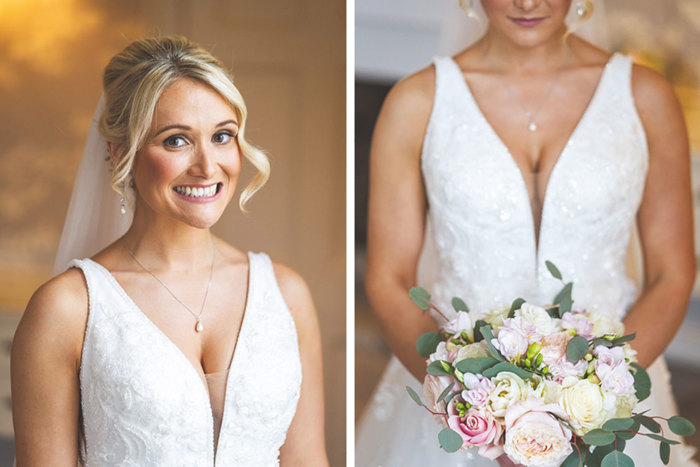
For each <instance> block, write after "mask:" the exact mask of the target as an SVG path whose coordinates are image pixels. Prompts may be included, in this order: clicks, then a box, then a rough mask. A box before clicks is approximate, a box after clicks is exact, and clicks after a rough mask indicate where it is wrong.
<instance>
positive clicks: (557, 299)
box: [552, 282, 574, 305]
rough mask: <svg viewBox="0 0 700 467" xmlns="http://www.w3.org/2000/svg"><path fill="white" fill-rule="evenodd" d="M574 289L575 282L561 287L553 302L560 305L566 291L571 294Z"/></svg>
mask: <svg viewBox="0 0 700 467" xmlns="http://www.w3.org/2000/svg"><path fill="white" fill-rule="evenodd" d="M573 290H574V283H573V282H569V283H567V284H566V285H565V286H564V287H562V288H561V290H560V291H559V292H557V294H556V295H555V296H554V301H553V302H552V303H553V304H555V305H559V304H560V303H561V297H562V296H563V295H564V294H565V293H568V294H569V295H571V293H572V292H573Z"/></svg>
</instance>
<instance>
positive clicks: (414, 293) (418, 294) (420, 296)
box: [408, 287, 430, 310]
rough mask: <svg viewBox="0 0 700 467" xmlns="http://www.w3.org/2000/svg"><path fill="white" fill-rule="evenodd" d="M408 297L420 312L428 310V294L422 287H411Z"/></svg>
mask: <svg viewBox="0 0 700 467" xmlns="http://www.w3.org/2000/svg"><path fill="white" fill-rule="evenodd" d="M408 296H409V297H411V300H413V303H415V304H416V305H418V308H420V309H421V310H427V309H428V308H430V294H429V293H428V291H427V290H425V289H424V288H423V287H411V289H410V290H409V291H408Z"/></svg>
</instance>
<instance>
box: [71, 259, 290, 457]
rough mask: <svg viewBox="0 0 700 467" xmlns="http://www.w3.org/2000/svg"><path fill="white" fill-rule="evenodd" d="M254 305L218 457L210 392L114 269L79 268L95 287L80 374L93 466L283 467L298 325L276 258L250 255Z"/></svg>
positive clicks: (236, 360)
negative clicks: (284, 294) (281, 453)
mask: <svg viewBox="0 0 700 467" xmlns="http://www.w3.org/2000/svg"><path fill="white" fill-rule="evenodd" d="M248 258H249V262H250V271H249V284H248V297H247V303H246V309H245V314H244V318H243V322H242V323H241V330H240V333H239V337H238V343H237V345H236V351H235V353H234V355H233V360H232V362H231V367H230V370H229V375H228V378H227V381H226V383H225V384H226V392H225V402H224V411H223V420H222V423H221V431H220V434H219V438H218V445H217V449H216V454H215V453H214V428H213V419H212V410H211V405H210V400H209V396H208V393H207V389H206V386H205V385H204V383H203V381H202V379H201V378H200V376H199V374H198V373H197V371H196V370H195V369H194V367H193V366H192V364H191V363H190V361H189V360H188V359H187V358H186V357H185V355H184V354H183V353H182V352H181V351H180V349H179V348H178V347H177V346H176V345H175V344H174V343H173V342H172V341H170V340H169V339H168V338H167V336H166V335H165V334H164V333H163V332H161V331H160V329H158V327H156V326H155V324H154V323H153V322H152V321H150V320H149V319H148V317H147V316H146V315H144V314H143V313H142V312H141V311H140V310H139V309H138V307H137V306H136V304H135V303H134V302H133V301H132V300H131V299H130V298H129V297H128V296H127V294H126V293H125V292H124V290H123V289H122V288H121V286H120V285H119V283H118V282H117V281H116V280H115V279H114V277H113V276H112V275H111V274H110V273H109V271H108V270H107V269H105V268H104V267H102V266H101V265H99V264H98V263H96V262H94V261H92V260H90V259H84V260H74V261H73V262H72V263H71V266H74V267H78V268H80V269H82V271H83V274H84V276H85V280H86V283H87V287H88V296H89V315H88V321H87V328H86V331H85V340H84V344H83V351H82V361H81V367H80V396H81V409H82V419H83V434H84V436H83V437H82V441H81V456H82V458H83V463H84V464H85V465H123V466H142V465H154V466H156V465H159V466H160V465H162V466H166V465H167V466H213V465H221V466H224V465H225V466H233V465H240V466H244V465H245V466H248V465H255V466H274V465H278V464H279V461H278V456H279V448H280V447H281V445H282V444H283V443H284V440H285V436H286V432H287V429H288V427H289V425H290V423H291V421H292V418H293V417H294V413H295V410H296V405H297V400H298V398H299V393H300V385H301V363H300V360H299V348H298V342H297V334H296V329H295V326H294V320H293V318H292V316H291V314H290V313H289V310H288V308H287V306H286V304H285V302H284V299H283V297H282V294H281V292H280V290H279V288H278V286H277V282H276V279H275V275H274V271H273V268H272V263H271V262H270V259H269V258H268V257H267V255H265V254H262V253H259V254H254V253H249V255H248Z"/></svg>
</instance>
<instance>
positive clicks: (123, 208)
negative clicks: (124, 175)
mask: <svg viewBox="0 0 700 467" xmlns="http://www.w3.org/2000/svg"><path fill="white" fill-rule="evenodd" d="M125 191H126V182H122V193H124V192H125ZM119 203H120V207H119V211H120V212H121V213H122V215H123V214H126V200H125V199H124V195H121V197H120V198H119Z"/></svg>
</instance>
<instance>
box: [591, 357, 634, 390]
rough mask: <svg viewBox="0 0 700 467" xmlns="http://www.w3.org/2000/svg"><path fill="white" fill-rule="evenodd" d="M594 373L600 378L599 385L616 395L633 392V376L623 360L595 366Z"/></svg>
mask: <svg viewBox="0 0 700 467" xmlns="http://www.w3.org/2000/svg"><path fill="white" fill-rule="evenodd" d="M596 375H598V378H600V381H601V383H600V387H601V388H602V389H603V390H604V391H606V392H609V393H611V394H615V395H616V396H630V395H632V394H634V376H632V374H631V373H630V372H629V370H628V369H627V365H626V364H625V362H624V361H622V362H618V363H616V364H615V365H613V366H606V365H601V366H600V367H597V368H596Z"/></svg>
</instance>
